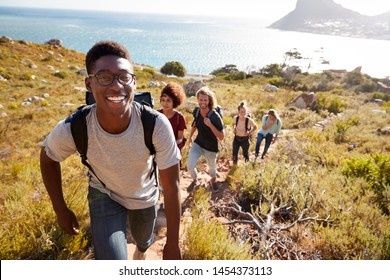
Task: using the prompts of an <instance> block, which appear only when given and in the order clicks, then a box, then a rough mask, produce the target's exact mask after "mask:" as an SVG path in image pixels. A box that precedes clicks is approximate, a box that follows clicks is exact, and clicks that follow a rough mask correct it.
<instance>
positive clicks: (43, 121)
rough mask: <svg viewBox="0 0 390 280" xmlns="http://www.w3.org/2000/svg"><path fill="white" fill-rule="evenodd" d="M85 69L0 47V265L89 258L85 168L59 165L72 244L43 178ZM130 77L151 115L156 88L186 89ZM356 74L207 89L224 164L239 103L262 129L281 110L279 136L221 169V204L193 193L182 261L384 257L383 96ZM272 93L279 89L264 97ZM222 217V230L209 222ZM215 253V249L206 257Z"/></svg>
mask: <svg viewBox="0 0 390 280" xmlns="http://www.w3.org/2000/svg"><path fill="white" fill-rule="evenodd" d="M130 51H131V50H130ZM83 69H84V54H81V53H78V52H76V51H72V50H68V49H65V48H61V47H60V48H54V47H51V46H48V45H39V44H33V43H30V42H24V41H9V40H5V39H4V38H2V39H1V40H0V76H1V77H0V92H1V94H0V178H1V180H0V211H1V216H0V224H1V228H0V259H90V258H92V256H93V250H92V249H91V248H92V247H91V237H90V230H89V214H88V206H87V200H86V194H87V187H86V186H87V178H86V176H85V173H86V170H85V169H84V168H83V167H82V165H81V163H80V160H79V158H78V157H77V156H76V155H75V156H73V157H71V158H69V159H67V160H66V161H65V162H64V163H63V164H62V168H63V169H64V170H66V172H63V182H64V183H63V187H64V192H65V197H66V201H67V202H68V204H69V206H70V208H72V209H73V210H74V212H75V213H77V215H78V218H79V221H80V226H81V234H79V235H77V236H68V235H65V234H63V232H62V231H61V229H60V228H59V227H58V225H57V223H56V218H55V215H54V212H53V210H52V207H51V203H50V200H49V197H48V195H47V193H46V190H45V188H44V185H43V183H42V179H41V174H40V169H39V151H40V144H41V143H42V141H43V140H44V139H45V137H46V135H47V134H48V133H49V132H50V131H51V129H52V127H53V126H54V125H55V124H56V123H57V122H58V121H59V120H61V119H63V118H65V117H66V116H67V115H69V113H70V112H72V111H74V110H75V109H76V108H77V107H78V106H79V105H80V104H83V103H84V98H85V88H84V76H83ZM135 74H136V75H137V86H138V88H139V90H142V91H150V92H151V93H152V95H153V96H154V98H155V101H156V104H157V105H156V107H159V105H158V100H159V93H160V91H161V89H162V87H163V85H162V82H169V81H172V80H175V81H176V82H179V83H181V84H186V83H188V82H189V80H187V79H186V78H185V77H184V78H181V79H179V78H172V77H169V78H168V77H167V76H164V75H160V74H157V73H155V71H154V69H152V68H150V67H147V66H143V67H140V66H137V67H136V69H135ZM356 76H357V74H356V73H353V74H351V75H349V76H347V77H346V78H336V77H334V76H332V75H331V73H321V74H312V75H307V74H302V73H298V74H297V75H295V76H294V77H292V78H291V77H289V78H288V79H287V78H286V77H281V76H274V75H270V76H269V77H267V76H265V75H253V76H252V77H251V78H247V79H243V80H235V79H229V78H228V77H227V76H226V75H225V76H217V77H215V78H213V79H212V80H209V81H206V83H207V85H209V86H210V87H211V88H212V89H213V90H214V91H215V92H216V95H217V99H218V103H219V104H220V105H221V106H222V108H223V109H224V122H225V124H226V125H227V128H226V135H227V136H226V139H225V140H224V141H223V142H222V143H221V152H220V154H219V157H220V159H221V160H225V161H228V160H229V159H230V158H231V152H232V151H231V146H232V145H231V143H232V139H233V133H232V128H231V124H232V117H233V116H234V115H235V114H236V113H237V106H238V104H239V102H240V101H241V100H246V101H247V103H248V105H249V107H250V109H251V115H252V117H253V118H254V119H255V120H256V121H257V122H258V123H259V122H260V118H261V116H262V114H264V113H265V112H266V111H267V110H268V109H270V108H275V109H277V110H278V111H279V112H280V114H281V118H282V120H283V133H282V140H281V141H280V142H279V143H278V145H277V146H276V148H275V149H274V150H273V151H272V152H271V153H270V155H269V158H268V159H267V161H265V162H256V163H253V162H248V163H246V164H244V162H240V164H239V165H238V166H237V167H235V168H231V169H230V170H229V174H228V177H227V182H228V184H229V195H230V196H229V198H227V197H225V198H223V199H222V200H220V201H216V200H211V199H210V197H209V195H207V193H204V192H199V193H196V194H195V197H194V200H193V202H192V203H193V209H192V211H191V217H192V222H191V223H189V224H188V225H186V228H185V232H186V237H187V238H186V239H185V241H183V244H182V249H183V256H185V258H188V259H212V258H214V259H225V258H226V259H248V258H251V259H370V260H371V259H390V218H389V213H390V202H389V198H390V140H389V139H390V136H389V134H386V132H385V128H386V127H388V126H389V125H390V116H389V112H390V104H389V96H388V95H386V94H383V93H379V92H376V91H373V92H369V93H368V92H362V89H364V87H362V85H370V84H375V83H376V81H377V80H376V79H373V78H371V77H368V76H365V75H362V74H360V73H359V74H358V77H356ZM152 81H157V82H159V84H157V86H152V85H151V82H152ZM356 81H358V82H356ZM268 83H272V84H277V85H278V86H279V90H278V91H277V92H275V93H270V92H266V91H264V90H262V89H263V86H264V85H265V84H268ZM154 85H156V83H154ZM371 88H372V87H371ZM309 90H312V91H315V93H316V94H317V97H318V105H317V107H316V109H315V110H307V109H302V110H301V109H297V108H291V107H289V106H288V105H289V103H290V102H291V101H292V100H293V99H295V98H296V97H297V96H298V95H300V94H301V93H303V92H307V91H309ZM378 99H381V100H378ZM374 101H375V102H374ZM191 102H195V99H194V97H190V98H188V102H187V103H188V104H186V105H185V106H183V107H182V108H180V110H181V111H182V112H183V113H184V114H185V116H186V120H187V124H190V122H191V120H192V117H191V108H192V107H191V106H190V103H191ZM318 123H321V124H322V125H321V126H318V125H317V126H316V124H318ZM186 133H187V132H186ZM253 149H254V145H253V144H252V145H251V151H253ZM183 162H184V163H185V162H186V155H184V159H183ZM219 216H223V217H224V218H226V219H227V222H225V223H224V224H223V225H222V224H221V223H220V222H216V218H217V217H219ZM206 233H207V234H206ZM217 240H219V241H217ZM210 241H212V243H210ZM213 244H220V246H219V248H215V251H212V249H211V246H213ZM221 248H223V249H221Z"/></svg>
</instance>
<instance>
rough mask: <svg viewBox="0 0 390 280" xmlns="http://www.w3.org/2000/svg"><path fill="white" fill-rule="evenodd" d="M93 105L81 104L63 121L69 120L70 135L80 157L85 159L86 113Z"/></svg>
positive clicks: (86, 142) (86, 137) (86, 148)
mask: <svg viewBox="0 0 390 280" xmlns="http://www.w3.org/2000/svg"><path fill="white" fill-rule="evenodd" d="M94 106H95V105H86V106H81V107H79V108H78V109H77V111H75V112H74V113H72V114H71V115H70V116H69V117H68V118H67V119H66V120H65V123H68V122H70V130H71V132H72V137H73V140H74V143H75V145H76V148H77V152H78V153H79V155H80V157H81V158H82V159H83V158H85V159H87V150H88V133H87V115H88V114H89V112H91V109H92V107H94Z"/></svg>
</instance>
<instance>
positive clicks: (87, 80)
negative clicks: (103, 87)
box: [84, 77, 92, 92]
mask: <svg viewBox="0 0 390 280" xmlns="http://www.w3.org/2000/svg"><path fill="white" fill-rule="evenodd" d="M84 82H85V88H86V89H87V91H90V92H92V89H91V79H90V78H89V77H86V78H85V81H84Z"/></svg>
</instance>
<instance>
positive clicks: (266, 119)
mask: <svg viewBox="0 0 390 280" xmlns="http://www.w3.org/2000/svg"><path fill="white" fill-rule="evenodd" d="M265 121H268V115H266V117H265ZM276 124H279V119H276Z"/></svg>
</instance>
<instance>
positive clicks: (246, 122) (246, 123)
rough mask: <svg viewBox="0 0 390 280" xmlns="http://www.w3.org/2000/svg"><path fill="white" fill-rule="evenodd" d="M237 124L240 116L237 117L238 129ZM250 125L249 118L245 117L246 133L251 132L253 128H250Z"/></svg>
mask: <svg viewBox="0 0 390 280" xmlns="http://www.w3.org/2000/svg"><path fill="white" fill-rule="evenodd" d="M237 124H238V116H236V127H237ZM248 124H249V116H246V117H245V131H247V132H248V131H249V130H251V127H248Z"/></svg>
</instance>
